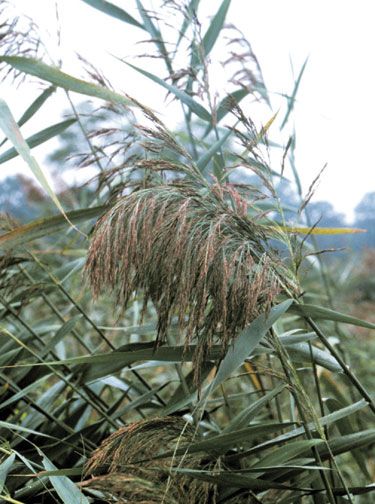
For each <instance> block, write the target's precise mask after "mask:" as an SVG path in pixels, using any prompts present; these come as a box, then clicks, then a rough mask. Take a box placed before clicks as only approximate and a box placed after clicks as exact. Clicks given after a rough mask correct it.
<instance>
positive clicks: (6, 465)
mask: <svg viewBox="0 0 375 504" xmlns="http://www.w3.org/2000/svg"><path fill="white" fill-rule="evenodd" d="M15 458H16V455H15V454H14V453H11V454H10V455H9V457H7V458H6V459H5V460H4V462H2V463H1V464H0V493H1V492H2V491H3V488H4V484H5V480H6V478H7V476H8V473H9V471H10V470H11V468H12V465H13V464H14V459H15Z"/></svg>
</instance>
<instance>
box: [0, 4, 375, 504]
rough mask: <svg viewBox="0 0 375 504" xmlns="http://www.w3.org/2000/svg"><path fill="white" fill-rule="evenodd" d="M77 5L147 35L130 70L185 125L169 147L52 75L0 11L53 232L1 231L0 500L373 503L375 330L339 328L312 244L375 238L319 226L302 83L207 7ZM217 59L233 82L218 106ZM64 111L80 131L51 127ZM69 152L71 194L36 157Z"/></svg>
mask: <svg viewBox="0 0 375 504" xmlns="http://www.w3.org/2000/svg"><path fill="white" fill-rule="evenodd" d="M84 4H86V5H84ZM77 5H80V6H81V7H82V9H86V12H87V15H90V13H92V12H93V11H92V9H96V10H97V11H99V12H101V15H102V16H103V23H109V26H111V23H115V22H116V23H123V25H124V31H125V32H126V33H127V30H134V32H135V33H139V39H140V40H142V43H143V44H146V46H145V47H146V49H145V50H144V51H143V50H142V51H143V52H142V54H139V55H138V56H137V57H136V58H135V60H134V59H133V60H132V63H130V62H129V59H127V58H123V56H124V55H123V54H119V55H118V56H119V57H118V58H117V59H116V61H117V64H118V65H119V67H118V68H119V71H123V69H124V68H126V69H127V71H128V72H133V74H132V75H135V74H138V78H139V79H148V81H149V82H150V83H151V84H152V85H154V86H155V90H158V91H160V90H162V91H163V92H165V95H166V98H167V101H168V102H170V101H173V102H174V104H173V107H174V110H175V111H176V110H177V113H180V116H179V117H178V119H176V120H172V119H171V118H169V119H168V116H167V119H166V120H165V122H166V123H167V122H168V123H169V124H168V127H167V126H166V125H164V124H163V123H162V122H161V120H160V119H159V117H158V113H157V111H156V110H155V109H156V108H157V107H156V106H155V104H154V103H152V102H148V103H147V104H143V103H142V102H144V101H145V102H146V101H148V100H147V98H148V97H147V96H146V97H145V96H135V97H134V98H133V97H130V96H129V95H127V94H125V93H122V92H117V91H116V90H115V89H114V88H113V87H112V86H111V84H110V82H109V80H108V78H107V76H104V75H103V74H102V73H101V72H100V70H98V69H96V68H94V67H93V66H92V65H91V64H90V63H88V62H87V61H86V60H85V59H84V58H83V57H80V59H79V61H80V62H81V65H82V67H84V71H85V77H84V78H80V77H81V76H73V75H70V74H68V73H66V72H65V71H64V70H63V69H64V62H58V63H56V64H52V63H51V61H48V62H47V60H46V58H44V57H43V58H42V57H41V53H40V49H41V48H43V47H46V46H45V45H44V46H43V42H42V41H41V40H39V39H38V36H37V37H36V38H35V34H36V33H37V32H36V31H35V30H36V27H35V25H34V24H33V23H32V22H31V23H32V27H33V31H32V33H31V32H30V30H24V29H23V28H22V27H24V26H26V24H25V23H26V21H25V20H22V18H20V19H19V20H17V22H16V19H15V18H14V16H13V17H12V16H11V15H10V14H8V13H9V12H10V11H8V10H7V9H8V5H7V3H5V2H1V12H0V13H1V15H2V16H3V17H4V16H5V18H4V19H5V21H4V22H3V23H0V37H1V38H2V42H3V44H2V48H1V51H2V52H1V56H0V63H1V68H2V71H3V76H5V78H6V79H8V80H9V78H10V77H14V76H16V78H17V79H20V80H23V81H24V82H23V84H22V85H23V86H26V89H28V90H30V91H31V90H32V89H33V83H35V78H36V79H38V82H39V90H38V94H37V95H36V96H35V99H34V100H33V101H32V102H31V103H30V106H29V107H28V108H27V109H26V110H25V112H24V114H23V115H22V117H21V118H20V119H19V120H18V121H16V120H15V119H14V117H13V115H12V112H11V107H9V106H8V104H6V103H5V102H4V101H0V127H1V129H2V131H3V132H4V139H3V140H2V142H1V148H2V150H1V153H0V164H2V163H6V162H8V161H10V160H12V159H15V158H16V159H18V160H21V161H22V163H24V166H25V169H30V174H32V175H33V176H34V179H35V182H33V183H32V182H28V181H27V180H25V179H23V185H24V186H25V187H26V193H27V194H29V195H32V194H35V186H34V185H33V184H34V183H37V184H38V187H40V188H41V189H40V190H39V189H38V190H37V194H38V197H37V198H36V200H35V201H33V205H34V207H33V208H35V205H36V206H37V207H38V214H39V215H41V217H40V218H38V219H37V220H32V221H30V222H27V223H26V222H18V221H17V218H15V217H14V216H7V215H2V217H1V222H0V225H1V234H0V344H1V348H2V353H1V355H0V418H1V420H0V438H1V441H0V500H2V501H4V502H13V503H28V504H29V503H30V504H34V503H35V504H36V503H40V502H44V503H49V502H62V503H63V504H76V503H77V504H78V503H80V504H88V503H92V504H99V503H106V502H108V503H109V502H111V503H112V502H118V503H125V502H138V503H146V502H147V503H155V504H156V503H165V504H167V503H168V504H177V503H179V504H184V503H186V504H195V503H197V504H203V503H206V502H207V503H217V504H220V503H224V502H226V503H232V504H235V503H259V502H261V503H263V504H271V503H275V502H277V503H280V504H287V503H303V504H305V503H306V504H308V503H313V504H322V503H326V502H328V503H330V504H342V503H344V502H349V503H356V504H357V503H358V504H367V503H370V502H372V500H373V491H374V485H373V484H372V481H373V479H374V464H373V455H374V444H375V429H374V423H373V422H374V413H375V404H374V399H373V390H367V387H366V386H365V385H364V383H363V381H362V380H361V379H360V378H359V377H358V376H361V373H358V369H356V363H357V362H358V360H356V357H355V355H356V354H355V352H353V341H354V342H357V341H359V338H360V336H362V334H363V332H364V331H366V337H367V335H369V334H370V331H372V330H373V329H374V324H373V323H371V322H367V321H365V320H363V319H362V318H359V317H360V316H358V314H357V316H355V315H354V310H353V311H352V310H350V313H349V312H348V313H343V310H342V309H340V305H339V299H340V297H339V296H338V295H336V291H335V289H334V286H335V285H336V286H337V285H341V284H340V281H339V277H338V276H335V275H338V274H339V271H338V268H336V271H335V269H334V268H332V267H331V269H327V267H326V265H325V262H324V256H323V254H322V251H320V250H317V248H316V247H315V246H314V236H315V235H316V234H326V235H330V234H332V235H335V234H337V233H347V232H351V233H353V232H358V231H360V230H356V229H336V228H335V229H325V228H320V227H319V226H318V225H317V223H315V222H311V221H310V217H309V211H308V207H309V205H308V203H309V200H310V199H311V196H312V194H313V189H314V184H312V186H311V188H310V191H309V193H308V194H307V195H306V196H304V195H303V194H302V190H301V184H300V180H299V177H298V170H297V167H296V165H295V145H296V138H295V132H294V126H293V124H292V118H293V108H294V105H295V98H296V95H297V91H298V87H299V85H300V82H301V77H302V74H303V71H304V68H305V65H303V66H302V69H301V71H300V74H299V76H298V78H297V80H296V82H295V83H294V85H293V88H292V90H291V93H290V94H289V95H287V96H284V95H279V94H274V93H270V92H269V91H268V89H267V87H266V84H265V82H264V79H263V76H262V72H261V68H260V64H259V62H258V60H257V58H256V56H255V54H254V53H253V51H252V48H251V45H250V44H249V42H248V41H246V40H245V38H244V36H243V35H242V34H241V33H240V32H238V31H237V30H236V29H235V28H234V27H233V26H230V25H227V24H226V17H227V13H228V10H229V8H230V0H223V1H222V2H221V3H220V5H218V6H215V8H217V11H215V12H214V14H213V16H212V18H211V19H210V20H204V19H201V13H200V6H199V2H197V1H194V0H193V1H191V2H175V1H168V2H163V4H160V5H158V6H157V7H156V10H155V11H153V10H151V9H149V8H147V6H146V5H143V3H142V2H141V1H140V0H136V1H135V2H134V4H132V7H131V8H132V10H131V11H129V12H128V11H126V10H124V9H123V8H122V7H120V6H118V5H115V4H112V3H111V2H101V1H96V0H90V1H88V0H83V1H82V0H81V1H78V0H77ZM260 21H261V20H260ZM30 34H31V36H29V35H30ZM223 41H226V42H228V45H226V46H224V44H223ZM137 47H138V46H137ZM29 49H30V50H31V49H32V50H33V52H29ZM120 50H123V48H122V47H119V51H120ZM47 53H48V54H49V55H50V57H51V54H50V53H49V52H48V51H47ZM147 56H148V57H151V58H152V61H153V62H154V66H151V65H150V67H146V64H144V62H145V57H147ZM155 61H156V62H157V63H156V64H155ZM217 61H222V63H223V64H224V67H225V68H226V69H227V72H228V75H229V72H231V74H230V75H229V78H228V84H227V86H221V85H220V86H217V89H215V86H213V84H212V82H213V77H212V73H211V70H212V65H214V64H215V62H217ZM125 64H126V66H125ZM154 67H157V68H158V70H157V71H155V72H153V71H152V68H154ZM146 68H147V70H146ZM30 76H31V77H32V79H29V77H30ZM20 80H18V82H20ZM40 86H42V89H41V90H40ZM224 88H225V92H224V91H223V90H224ZM156 92H157V91H156ZM57 93H60V95H59V96H60V98H63V99H65V103H66V105H65V106H66V109H67V112H65V117H64V118H63V120H61V119H59V118H58V117H56V119H55V121H54V122H53V123H52V124H49V123H48V124H44V121H45V120H43V119H42V118H41V117H42V116H41V114H40V110H41V109H45V108H46V107H47V106H48V105H55V102H54V101H53V100H54V99H55V98H54V97H55V96H56V95H57ZM140 94H141V93H140ZM77 96H78V97H79V99H77ZM82 97H85V99H87V101H85V102H84V103H82ZM88 100H90V102H89V101H88ZM276 102H277V103H276ZM56 103H57V102H56ZM55 108H56V107H54V108H53V110H55ZM272 109H280V110H279V113H278V114H275V113H274V112H273V111H272ZM50 110H52V109H50ZM259 117H261V118H260V119H259ZM26 123H27V124H28V127H29V129H30V130H33V128H34V130H33V131H34V132H33V134H32V135H30V136H28V137H27V138H24V125H25V124H26ZM55 137H57V138H59V139H60V142H61V145H62V146H61V147H59V148H58V149H57V150H53V149H51V153H50V155H49V159H50V160H51V162H52V161H53V162H54V163H55V164H56V163H58V168H59V170H58V171H55V172H54V173H55V175H54V177H55V182H57V183H56V185H55V189H54V188H53V187H52V185H51V183H50V182H49V179H48V177H47V174H46V173H45V168H44V166H43V164H42V163H40V162H39V161H40V160H39V159H37V158H36V157H35V156H33V153H32V149H33V148H34V147H36V146H38V145H41V144H44V143H45V144H46V145H48V144H47V142H48V141H49V140H50V139H52V138H55ZM21 161H20V162H21ZM68 169H69V170H74V172H75V171H77V172H78V171H79V173H82V174H84V173H86V175H85V182H84V183H83V185H76V186H71V185H70V184H66V183H64V182H63V178H62V177H61V176H60V172H63V171H64V170H68ZM291 179H294V181H295V185H296V186H297V192H296V194H297V196H296V198H294V200H293V201H294V203H295V201H297V203H296V204H290V203H289V204H288V203H286V202H285V200H284V199H283V198H282V197H281V196H280V195H281V191H282V189H283V188H284V190H285V187H287V190H289V191H292V190H293V189H292V185H293V184H292V182H290V180H291ZM28 184H29V185H28ZM56 188H57V189H56ZM42 191H43V192H42ZM34 199H35V198H34ZM27 203H28V200H27V198H26V197H25V203H24V204H25V205H26V204H27ZM332 240H334V238H333V237H332ZM333 247H334V242H332V248H333ZM330 264H331V265H332V264H333V263H332V262H331V263H330ZM340 264H341V263H340ZM348 327H350V332H349V330H348ZM359 331H362V332H361V333H360V332H359ZM368 337H370V336H368ZM364 381H365V383H366V385H367V386H369V388H370V387H371V383H372V381H371V380H367V379H366V380H364Z"/></svg>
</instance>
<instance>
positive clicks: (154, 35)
mask: <svg viewBox="0 0 375 504" xmlns="http://www.w3.org/2000/svg"><path fill="white" fill-rule="evenodd" d="M136 4H137V8H138V12H139V14H140V15H141V17H142V21H143V24H144V28H145V30H147V31H148V33H149V35H150V37H151V40H152V42H154V43H155V44H156V46H157V48H158V51H159V54H160V56H161V57H162V58H163V59H164V61H165V64H166V66H167V69H168V72H169V73H170V74H171V73H172V72H173V69H172V63H171V60H170V57H169V54H168V51H167V49H166V47H165V44H164V40H163V37H162V34H161V32H160V30H159V28H158V27H157V26H156V25H155V24H154V22H153V20H152V18H151V16H149V15H148V11H147V9H145V8H144V6H143V5H142V2H141V1H140V0H136Z"/></svg>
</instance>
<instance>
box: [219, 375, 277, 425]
mask: <svg viewBox="0 0 375 504" xmlns="http://www.w3.org/2000/svg"><path fill="white" fill-rule="evenodd" d="M284 389H285V385H283V384H281V385H279V386H277V387H275V388H274V389H273V390H271V391H270V392H267V393H266V394H265V395H264V396H263V397H261V398H260V399H258V400H257V401H255V402H254V403H252V404H250V405H249V406H248V407H247V408H245V409H244V410H243V411H240V413H239V414H238V415H237V416H235V417H234V418H233V419H232V420H231V421H230V423H229V424H228V425H227V426H226V427H225V429H223V432H233V431H234V430H238V429H242V428H245V427H246V425H247V424H248V423H249V422H250V421H251V419H252V418H254V416H255V415H257V413H258V412H259V411H260V410H261V408H263V406H264V405H265V404H267V403H268V402H270V401H271V400H272V399H273V398H274V397H276V396H277V395H278V394H280V392H281V391H282V390H284Z"/></svg>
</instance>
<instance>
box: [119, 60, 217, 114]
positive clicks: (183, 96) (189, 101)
mask: <svg viewBox="0 0 375 504" xmlns="http://www.w3.org/2000/svg"><path fill="white" fill-rule="evenodd" d="M124 63H125V64H126V65H128V66H130V67H131V68H133V69H134V70H136V71H137V72H139V73H141V74H142V75H144V76H145V77H147V78H149V79H151V80H152V81H154V82H156V83H157V84H160V86H162V87H164V88H165V89H167V90H168V91H169V92H170V93H172V94H173V95H175V96H176V98H178V99H179V100H180V101H181V102H182V103H184V104H185V105H186V106H187V107H189V109H190V110H191V112H193V113H194V114H196V115H197V116H198V117H200V118H201V119H203V120H204V121H208V122H209V121H211V115H210V113H209V112H208V111H207V110H206V109H205V108H204V107H203V106H202V105H200V104H199V103H198V102H196V101H195V100H193V98H192V97H191V96H189V95H188V94H187V93H185V92H184V91H181V89H178V88H177V87H176V86H173V85H172V84H168V82H165V81H164V80H163V79H160V77H157V76H156V75H154V74H152V73H150V72H147V71H146V70H143V69H142V68H139V67H137V66H135V65H132V64H131V63H126V62H124Z"/></svg>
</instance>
